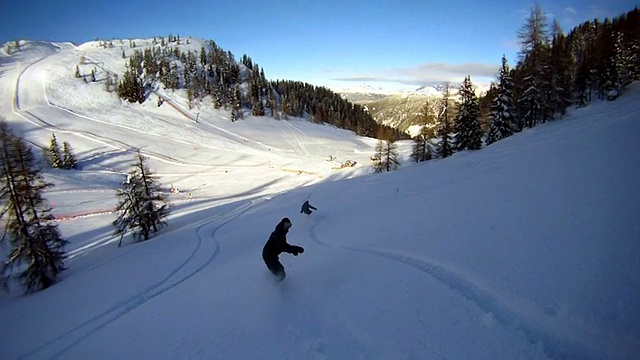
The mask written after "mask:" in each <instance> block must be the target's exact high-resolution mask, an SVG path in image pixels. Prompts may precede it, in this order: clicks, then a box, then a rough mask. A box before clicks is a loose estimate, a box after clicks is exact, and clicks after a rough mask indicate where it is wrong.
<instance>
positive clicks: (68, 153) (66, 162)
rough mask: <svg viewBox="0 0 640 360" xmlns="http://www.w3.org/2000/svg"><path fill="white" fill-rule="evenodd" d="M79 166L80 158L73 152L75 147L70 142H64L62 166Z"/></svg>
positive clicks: (71, 167) (67, 167)
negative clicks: (77, 158)
mask: <svg viewBox="0 0 640 360" xmlns="http://www.w3.org/2000/svg"><path fill="white" fill-rule="evenodd" d="M77 166H78V160H76V156H75V155H74V154H73V149H72V148H71V145H70V144H69V143H68V142H66V141H65V142H63V143H62V167H63V168H64V169H75V168H76V167H77Z"/></svg>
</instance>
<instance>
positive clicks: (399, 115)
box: [340, 83, 491, 136]
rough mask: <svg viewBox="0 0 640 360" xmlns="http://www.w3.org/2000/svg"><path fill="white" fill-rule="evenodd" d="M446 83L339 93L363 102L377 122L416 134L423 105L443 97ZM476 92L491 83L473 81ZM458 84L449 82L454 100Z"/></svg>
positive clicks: (356, 101) (346, 90)
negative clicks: (393, 89) (415, 130)
mask: <svg viewBox="0 0 640 360" xmlns="http://www.w3.org/2000/svg"><path fill="white" fill-rule="evenodd" d="M445 86H446V85H445V84H435V85H422V86H420V87H418V88H414V89H404V90H395V91H390V90H385V89H384V88H374V87H371V86H368V85H362V86H360V87H354V88H346V89H343V90H340V95H341V96H342V97H343V98H345V99H348V100H350V101H352V102H354V103H357V104H361V105H363V106H365V108H366V109H367V110H368V111H369V113H370V114H371V115H372V116H373V118H374V120H376V122H377V123H379V124H382V125H386V126H390V127H393V128H396V129H398V130H400V131H403V132H406V133H408V134H409V135H411V136H413V135H416V134H414V133H413V132H412V129H414V128H417V127H416V125H418V124H420V123H421V120H420V117H421V116H422V111H423V108H424V107H425V104H426V103H427V102H435V101H437V100H438V99H440V98H442V91H443V90H444V87H445ZM474 86H475V89H476V94H477V95H478V96H484V94H486V93H487V91H488V90H489V88H490V86H491V84H485V83H478V84H474ZM459 87H460V86H459V85H458V84H453V83H449V93H450V95H451V97H452V100H453V101H455V100H456V99H457V97H456V96H457V93H458V89H459Z"/></svg>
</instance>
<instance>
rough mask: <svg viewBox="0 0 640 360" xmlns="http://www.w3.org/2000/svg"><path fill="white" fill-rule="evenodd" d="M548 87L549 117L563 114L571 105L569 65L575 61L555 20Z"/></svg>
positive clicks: (571, 80)
mask: <svg viewBox="0 0 640 360" xmlns="http://www.w3.org/2000/svg"><path fill="white" fill-rule="evenodd" d="M552 39H553V40H552V42H551V59H550V64H549V70H550V71H551V77H550V81H551V83H550V85H551V86H550V88H549V89H548V97H547V98H548V101H549V107H548V108H549V112H550V114H549V115H548V116H549V117H551V118H555V117H556V116H560V117H562V116H564V114H565V113H566V108H567V107H569V105H571V94H572V92H573V89H572V88H571V84H572V83H573V79H572V76H571V72H572V71H571V66H572V64H573V63H574V62H575V61H574V60H573V58H572V56H571V53H570V51H569V49H568V48H567V39H566V36H565V35H564V33H563V32H562V28H561V27H560V24H559V23H558V22H557V21H554V23H553V27H552Z"/></svg>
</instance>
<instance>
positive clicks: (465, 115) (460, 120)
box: [455, 76, 482, 150]
mask: <svg viewBox="0 0 640 360" xmlns="http://www.w3.org/2000/svg"><path fill="white" fill-rule="evenodd" d="M458 95H459V97H460V103H459V110H458V114H457V115H456V118H455V130H456V133H457V134H458V149H459V150H479V149H480V148H481V147H482V130H481V129H480V105H479V104H478V98H477V97H476V92H475V89H474V88H473V84H472V83H471V77H470V76H467V77H466V78H465V79H464V81H463V83H462V86H460V91H459V92H458Z"/></svg>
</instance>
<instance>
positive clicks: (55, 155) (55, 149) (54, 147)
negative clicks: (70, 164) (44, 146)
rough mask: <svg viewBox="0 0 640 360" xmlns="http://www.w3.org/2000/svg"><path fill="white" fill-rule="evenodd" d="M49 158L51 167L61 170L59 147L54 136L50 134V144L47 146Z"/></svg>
mask: <svg viewBox="0 0 640 360" xmlns="http://www.w3.org/2000/svg"><path fill="white" fill-rule="evenodd" d="M49 156H50V158H49V159H50V161H51V166H52V167H54V168H56V169H60V168H62V155H61V152H60V145H58V139H56V134H51V143H50V144H49Z"/></svg>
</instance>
